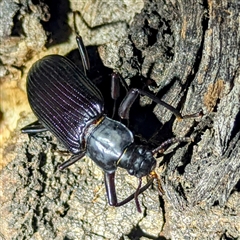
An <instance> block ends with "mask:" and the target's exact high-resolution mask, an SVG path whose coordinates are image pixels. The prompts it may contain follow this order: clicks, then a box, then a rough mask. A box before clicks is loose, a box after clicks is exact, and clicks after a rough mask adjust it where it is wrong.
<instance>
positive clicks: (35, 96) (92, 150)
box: [22, 37, 182, 211]
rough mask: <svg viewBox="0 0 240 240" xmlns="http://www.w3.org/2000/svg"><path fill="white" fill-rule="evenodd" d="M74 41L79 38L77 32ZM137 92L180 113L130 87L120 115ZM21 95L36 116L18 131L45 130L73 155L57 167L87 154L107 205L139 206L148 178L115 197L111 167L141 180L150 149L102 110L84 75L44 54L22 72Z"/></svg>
mask: <svg viewBox="0 0 240 240" xmlns="http://www.w3.org/2000/svg"><path fill="white" fill-rule="evenodd" d="M77 40H78V41H79V37H78V38H77ZM80 48H82V46H81V43H80ZM80 50H81V49H80ZM113 76H114V78H116V76H115V75H113ZM140 93H141V94H145V95H147V96H149V97H151V98H152V99H153V100H154V101H156V102H157V103H160V104H162V105H164V106H165V107H167V108H168V109H169V110H171V111H173V112H174V114H175V115H177V116H178V117H180V118H182V116H181V115H180V114H179V113H178V112H177V111H176V110H175V109H174V108H172V107H171V106H169V105H168V104H166V103H164V102H162V101H161V100H159V99H157V98H156V97H154V96H152V95H151V94H149V93H147V92H144V91H140V90H138V89H132V90H130V91H129V93H128V95H127V97H126V98H125V100H124V101H123V102H122V104H121V107H120V110H119V113H120V115H121V117H123V118H128V112H129V109H130V107H131V105H132V103H133V101H134V100H135V99H136V97H137V96H138V95H139V94H140ZM27 95H28V100H29V104H30V106H31V108H32V110H33V112H34V114H35V115H36V116H37V118H38V121H37V122H35V123H32V124H30V125H28V126H26V127H25V128H23V129H22V132H23V133H37V132H43V131H47V130H49V131H51V132H52V133H53V134H54V135H55V136H56V137H57V138H58V139H59V140H60V141H61V142H62V143H63V144H64V145H65V147H66V148H67V149H68V150H69V151H70V152H71V153H72V154H73V155H72V157H71V158H70V159H69V160H68V161H67V162H65V163H63V164H62V165H60V169H64V168H66V167H68V166H69V165H71V164H73V163H74V162H76V161H78V160H79V159H81V158H82V157H83V156H84V155H87V156H89V157H90V158H91V159H92V160H93V161H94V162H95V163H96V164H97V165H98V166H99V167H100V168H102V169H103V171H104V174H105V186H106V191H107V197H108V202H109V204H110V205H112V206H121V205H123V204H125V203H127V202H129V201H130V200H132V199H133V198H135V200H136V204H137V208H138V210H139V211H140V207H139V203H138V201H137V195H138V194H139V193H141V192H143V191H144V190H145V189H146V188H147V187H148V186H149V185H150V184H151V182H150V183H148V184H147V185H146V186H144V187H143V188H140V184H139V188H138V190H137V191H136V193H135V194H132V195H131V196H129V197H128V198H126V199H125V200H123V201H122V202H118V201H117V196H116V191H115V182H114V179H115V171H116V169H117V167H121V168H124V169H126V170H127V171H128V173H129V174H131V175H134V176H136V177H138V178H139V179H140V180H141V178H142V177H143V176H147V175H148V174H150V172H151V171H152V170H154V168H155V166H156V160H155V158H154V157H153V154H155V153H156V149H155V150H152V151H151V150H148V148H147V147H145V146H139V145H136V144H135V143H134V137H133V134H132V132H131V131H130V130H129V129H128V128H127V127H126V126H125V125H123V124H122V123H120V122H118V121H115V120H113V119H111V118H108V117H107V116H105V115H104V101H103V97H102V95H101V92H100V91H99V90H98V89H97V88H96V87H95V86H94V85H93V83H91V81H90V80H89V79H88V78H87V77H86V76H85V74H84V73H83V72H82V71H80V70H79V68H78V67H77V66H75V65H74V64H73V63H72V62H71V61H70V60H68V59H67V58H66V57H63V56H60V55H49V56H46V57H44V58H42V59H40V60H38V61H37V62H36V63H34V64H33V66H32V67H31V69H30V71H29V73H28V76H27ZM171 142H172V141H171ZM168 143H170V141H168ZM161 146H164V144H163V145H161ZM161 146H160V147H159V148H158V149H157V151H158V150H160V148H161ZM140 182H141V181H140Z"/></svg>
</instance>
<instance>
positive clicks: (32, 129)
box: [21, 120, 47, 134]
mask: <svg viewBox="0 0 240 240" xmlns="http://www.w3.org/2000/svg"><path fill="white" fill-rule="evenodd" d="M45 131H47V129H46V128H45V127H44V126H43V125H42V123H40V122H39V121H38V120H37V121H35V122H33V123H30V124H29V125H27V126H25V127H23V128H22V129H21V132H22V133H28V134H31V133H33V134H34V133H41V132H45Z"/></svg>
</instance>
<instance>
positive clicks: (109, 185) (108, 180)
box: [104, 172, 154, 212]
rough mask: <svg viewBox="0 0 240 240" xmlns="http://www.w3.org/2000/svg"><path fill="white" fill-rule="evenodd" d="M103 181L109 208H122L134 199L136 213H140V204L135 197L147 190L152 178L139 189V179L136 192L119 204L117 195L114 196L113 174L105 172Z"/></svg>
mask: <svg viewBox="0 0 240 240" xmlns="http://www.w3.org/2000/svg"><path fill="white" fill-rule="evenodd" d="M104 180H105V187H106V192H107V198H108V203H109V205H110V206H114V207H120V206H123V205H125V204H126V203H128V202H130V201H131V200H133V199H135V202H136V206H137V210H138V212H141V208H140V204H139V202H138V198H137V197H138V195H139V194H141V193H143V192H144V191H145V190H146V189H148V188H149V186H151V184H152V183H153V180H154V178H151V179H150V180H149V181H148V182H147V183H146V185H144V186H143V187H142V188H141V179H140V181H139V185H138V188H137V190H136V192H135V193H133V194H131V195H130V196H129V197H127V198H126V199H124V200H123V201H121V202H118V201H117V194H116V188H115V182H114V181H115V172H113V173H107V172H105V173H104Z"/></svg>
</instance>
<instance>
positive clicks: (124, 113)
mask: <svg viewBox="0 0 240 240" xmlns="http://www.w3.org/2000/svg"><path fill="white" fill-rule="evenodd" d="M139 94H142V95H144V96H147V97H149V98H150V99H152V100H153V101H154V102H156V103H157V104H160V105H162V106H163V107H165V108H167V109H168V110H169V111H171V112H172V113H173V114H174V115H175V116H176V117H177V118H178V119H185V118H192V117H199V116H201V114H200V113H199V112H198V113H194V114H190V115H184V116H182V115H181V113H180V112H179V111H178V110H177V109H176V108H174V107H172V106H171V105H169V104H167V103H165V102H164V101H162V100H160V99H159V98H158V97H156V96H155V95H153V94H151V93H149V92H147V91H144V90H141V89H137V88H132V89H130V91H129V92H128V93H127V95H126V97H125V98H124V99H123V101H122V103H121V105H120V107H119V110H118V114H119V116H120V117H121V118H123V119H129V111H130V108H131V106H132V104H133V103H134V101H135V100H136V98H137V97H138V96H139Z"/></svg>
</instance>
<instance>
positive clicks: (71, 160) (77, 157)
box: [58, 152, 85, 170]
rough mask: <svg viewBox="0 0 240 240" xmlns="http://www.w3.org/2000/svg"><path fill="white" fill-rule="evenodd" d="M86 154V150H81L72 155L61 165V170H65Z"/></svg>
mask: <svg viewBox="0 0 240 240" xmlns="http://www.w3.org/2000/svg"><path fill="white" fill-rule="evenodd" d="M84 155H85V152H81V153H79V154H77V155H72V156H71V157H70V158H69V159H68V160H67V161H66V162H64V163H62V164H60V165H59V167H58V168H59V170H64V169H65V168H67V167H69V166H71V165H72V164H74V163H75V162H77V161H78V160H80V159H81V158H82V157H83V156H84Z"/></svg>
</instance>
